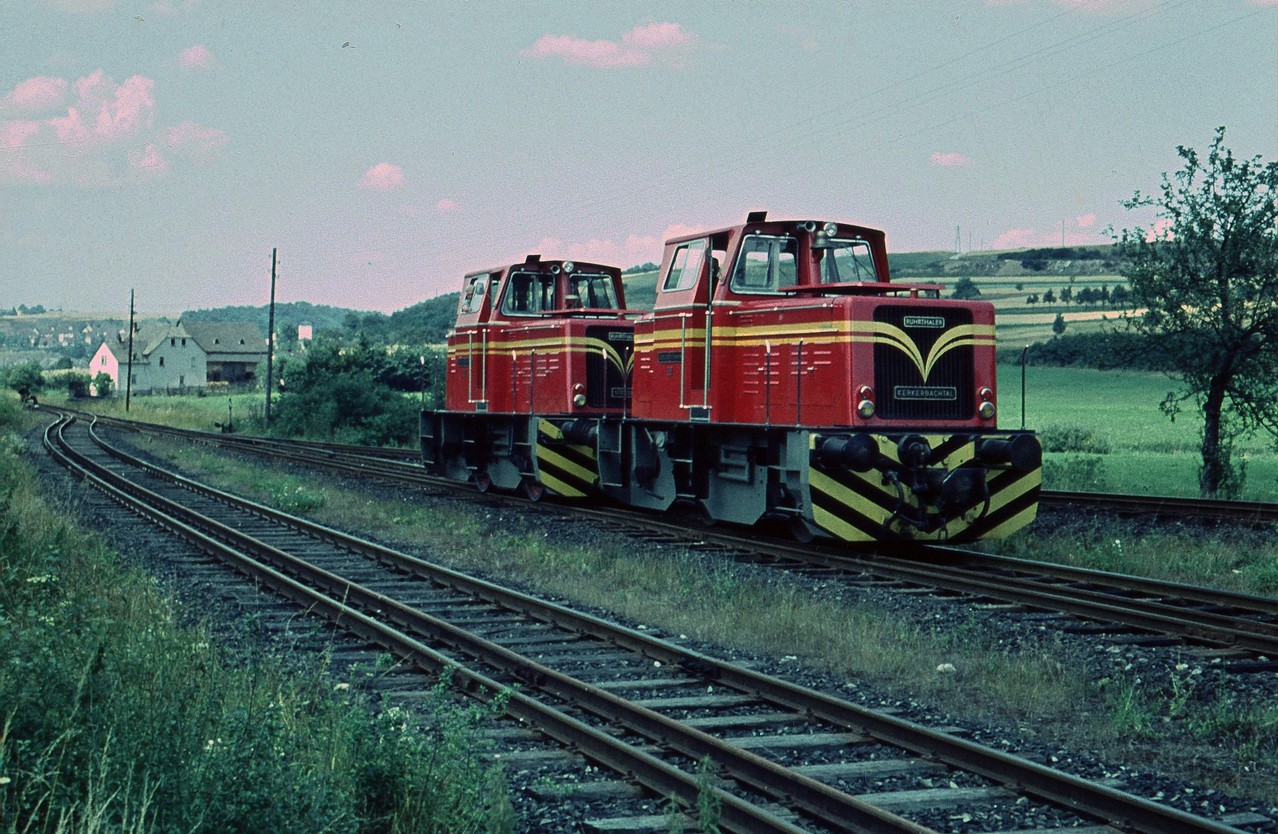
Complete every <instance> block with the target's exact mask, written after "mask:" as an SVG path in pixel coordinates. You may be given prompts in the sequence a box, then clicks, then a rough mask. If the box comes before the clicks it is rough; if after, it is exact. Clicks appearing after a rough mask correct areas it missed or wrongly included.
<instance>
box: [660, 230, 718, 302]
mask: <svg viewBox="0 0 1278 834" xmlns="http://www.w3.org/2000/svg"><path fill="white" fill-rule="evenodd" d="M708 247H709V241H706V240H693V241H689V242H688V243H681V244H679V248H677V249H675V253H674V258H672V259H671V261H670V271H669V272H668V273H666V280H665V281H664V282H663V283H662V285H661V289H662V291H663V292H669V291H671V290H686V289H690V288H691V287H692V286H693V285H694V284H696V283H697V279H698V278H700V277H701V268H702V266H703V265H704V264H705V261H706V250H707V249H708Z"/></svg>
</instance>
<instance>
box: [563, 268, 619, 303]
mask: <svg viewBox="0 0 1278 834" xmlns="http://www.w3.org/2000/svg"><path fill="white" fill-rule="evenodd" d="M567 306H568V307H586V308H590V309H594V310H615V309H617V295H616V293H615V292H614V291H613V285H612V276H610V275H597V274H596V275H588V274H575V275H573V276H572V277H571V278H570V279H569V280H568V305H567Z"/></svg>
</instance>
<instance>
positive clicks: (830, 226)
mask: <svg viewBox="0 0 1278 834" xmlns="http://www.w3.org/2000/svg"><path fill="white" fill-rule="evenodd" d="M821 231H823V232H825V233H826V234H827V235H829V236H830V237H834V236H835V235H836V234H837V233H838V231H839V224H838V223H826V224H825V226H823V227H822V228H821Z"/></svg>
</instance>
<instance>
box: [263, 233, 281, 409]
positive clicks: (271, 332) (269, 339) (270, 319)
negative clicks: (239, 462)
mask: <svg viewBox="0 0 1278 834" xmlns="http://www.w3.org/2000/svg"><path fill="white" fill-rule="evenodd" d="M277 251H278V250H277V249H276V248H275V247H271V312H270V313H269V314H267V318H266V322H267V323H266V429H267V431H269V430H270V428H271V385H272V383H273V381H274V379H275V254H276V252H277Z"/></svg>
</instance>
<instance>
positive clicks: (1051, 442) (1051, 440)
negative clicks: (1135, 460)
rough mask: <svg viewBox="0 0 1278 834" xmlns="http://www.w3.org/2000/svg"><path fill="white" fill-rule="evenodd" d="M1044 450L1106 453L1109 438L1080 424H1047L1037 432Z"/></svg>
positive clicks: (1093, 453)
mask: <svg viewBox="0 0 1278 834" xmlns="http://www.w3.org/2000/svg"><path fill="white" fill-rule="evenodd" d="M1039 439H1040V440H1041V441H1042V443H1043V451H1044V452H1083V453H1086V454H1092V455H1107V454H1109V452H1110V448H1111V447H1110V443H1109V438H1107V437H1105V436H1103V435H1101V434H1098V433H1097V431H1096V430H1095V429H1090V428H1083V427H1081V426H1061V425H1049V426H1046V427H1044V428H1043V430H1042V431H1041V432H1040V433H1039Z"/></svg>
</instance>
